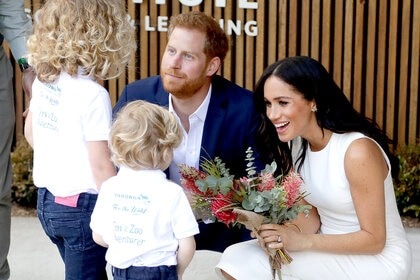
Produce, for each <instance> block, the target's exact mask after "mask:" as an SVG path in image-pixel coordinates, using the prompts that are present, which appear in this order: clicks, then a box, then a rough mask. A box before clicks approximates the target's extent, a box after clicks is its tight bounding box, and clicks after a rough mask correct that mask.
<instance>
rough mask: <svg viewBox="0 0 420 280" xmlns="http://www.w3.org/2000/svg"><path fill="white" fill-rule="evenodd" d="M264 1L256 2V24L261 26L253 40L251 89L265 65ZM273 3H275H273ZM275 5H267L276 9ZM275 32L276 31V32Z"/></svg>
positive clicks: (275, 35)
mask: <svg viewBox="0 0 420 280" xmlns="http://www.w3.org/2000/svg"><path fill="white" fill-rule="evenodd" d="M276 2H277V1H276ZM266 3H268V0H267V2H266V1H261V2H259V3H258V5H259V6H258V10H257V11H256V17H257V26H261V28H260V29H259V30H258V36H257V37H254V38H255V39H254V40H255V41H256V54H258V55H254V59H255V71H254V72H255V74H254V86H253V88H252V89H254V87H255V83H256V82H257V80H258V79H259V78H260V76H261V74H262V72H263V71H264V67H265V65H266V64H265V61H264V57H265V56H266V51H265V49H266V46H265V45H266V42H267V40H266V39H265V38H266V36H270V35H269V34H266V32H265V28H264V14H265V12H264V11H265V10H266V6H265V5H266ZM274 4H275V3H274ZM276 7H277V6H276V5H274V7H272V6H271V5H270V7H267V8H268V9H273V10H275V9H276ZM276 33H277V32H276ZM276 33H275V34H274V37H275V38H277V34H276Z"/></svg>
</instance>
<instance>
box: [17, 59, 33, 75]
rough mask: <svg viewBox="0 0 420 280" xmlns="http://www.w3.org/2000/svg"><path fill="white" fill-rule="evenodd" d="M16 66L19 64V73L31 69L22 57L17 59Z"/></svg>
mask: <svg viewBox="0 0 420 280" xmlns="http://www.w3.org/2000/svg"><path fill="white" fill-rule="evenodd" d="M18 64H19V68H20V71H22V72H23V71H25V70H26V69H28V68H31V65H29V63H28V60H27V59H26V58H24V57H22V58H19V59H18Z"/></svg>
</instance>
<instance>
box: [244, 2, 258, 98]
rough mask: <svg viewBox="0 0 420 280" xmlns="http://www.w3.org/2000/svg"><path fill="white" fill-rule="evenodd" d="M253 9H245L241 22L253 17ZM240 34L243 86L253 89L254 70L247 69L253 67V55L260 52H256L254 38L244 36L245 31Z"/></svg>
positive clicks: (255, 55)
mask: <svg viewBox="0 0 420 280" xmlns="http://www.w3.org/2000/svg"><path fill="white" fill-rule="evenodd" d="M254 13H255V12H254V10H252V9H247V10H246V12H245V15H246V16H245V19H244V20H243V22H246V21H247V20H248V19H251V18H255V16H254ZM241 35H242V36H244V37H245V44H246V49H245V56H244V59H245V69H246V70H245V84H244V87H245V88H247V89H249V90H253V89H254V80H255V77H254V70H253V71H250V70H249V69H255V57H257V56H259V55H260V54H257V52H256V47H255V39H254V37H251V36H246V35H245V33H241Z"/></svg>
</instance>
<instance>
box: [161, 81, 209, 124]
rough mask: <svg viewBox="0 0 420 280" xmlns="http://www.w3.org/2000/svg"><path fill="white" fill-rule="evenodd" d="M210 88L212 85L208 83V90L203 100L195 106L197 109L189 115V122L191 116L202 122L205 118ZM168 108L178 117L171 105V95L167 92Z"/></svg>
mask: <svg viewBox="0 0 420 280" xmlns="http://www.w3.org/2000/svg"><path fill="white" fill-rule="evenodd" d="M211 89H212V85H211V84H210V87H209V91H208V92H207V95H206V98H204V100H203V102H202V103H201V105H200V106H199V107H198V108H197V110H195V112H194V113H192V114H191V115H190V116H189V119H190V122H191V118H193V117H197V118H198V119H199V120H201V121H202V122H204V120H205V119H206V115H207V111H208V109H209V104H210V97H211ZM168 109H169V112H171V113H173V114H175V116H176V117H177V118H178V115H177V114H176V112H175V110H174V107H173V105H172V95H170V94H169V108H168ZM178 120H179V118H178Z"/></svg>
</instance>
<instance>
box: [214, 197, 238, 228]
mask: <svg viewBox="0 0 420 280" xmlns="http://www.w3.org/2000/svg"><path fill="white" fill-rule="evenodd" d="M233 206H234V202H233V201H232V194H231V193H228V194H227V195H222V194H221V193H219V194H217V195H216V196H215V197H214V198H213V199H212V201H211V203H210V209H211V212H213V214H214V215H215V216H216V218H217V219H219V220H220V221H222V222H224V223H225V224H226V225H227V226H229V224H230V223H234V222H235V221H236V218H237V216H238V215H237V214H236V213H233V211H232V210H233Z"/></svg>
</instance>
